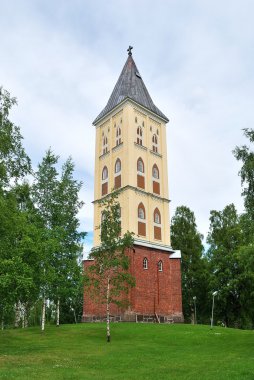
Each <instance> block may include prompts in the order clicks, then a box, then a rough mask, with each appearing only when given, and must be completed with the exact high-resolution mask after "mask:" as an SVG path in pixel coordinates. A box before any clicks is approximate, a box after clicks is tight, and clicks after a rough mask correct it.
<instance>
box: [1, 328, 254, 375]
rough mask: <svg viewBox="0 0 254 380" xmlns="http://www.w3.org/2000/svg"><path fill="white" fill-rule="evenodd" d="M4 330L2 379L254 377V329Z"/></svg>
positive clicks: (2, 335)
mask: <svg viewBox="0 0 254 380" xmlns="http://www.w3.org/2000/svg"><path fill="white" fill-rule="evenodd" d="M111 328H112V330H111V338H112V341H111V343H107V342H106V326H105V324H100V323H99V324H79V325H62V326H60V327H59V328H56V327H55V326H46V330H45V332H44V333H41V332H40V330H39V328H28V329H25V330H22V329H18V330H5V331H2V332H0V379H8V380H9V379H26V380H27V379H35V380H39V379H43V380H47V379H72V380H75V379H79V380H83V379H84V380H86V379H93V380H95V379H123V380H128V379H132V380H135V379H142V380H143V379H144V380H145V379H160V380H161V379H170V380H173V379H188V380H190V379H195V380H196V379H202V380H208V379H211V380H214V379H223V380H226V379H230V380H234V379H239V380H242V379H252V380H254V331H242V330H234V329H225V328H220V327H215V328H214V329H213V330H212V331H211V330H210V328H209V326H191V325H180V324H179V325H177V324H175V325H164V324H135V323H116V324H112V325H111Z"/></svg>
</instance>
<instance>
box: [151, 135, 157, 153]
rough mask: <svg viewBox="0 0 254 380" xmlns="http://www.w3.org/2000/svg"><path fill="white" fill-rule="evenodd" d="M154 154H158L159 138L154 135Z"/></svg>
mask: <svg viewBox="0 0 254 380" xmlns="http://www.w3.org/2000/svg"><path fill="white" fill-rule="evenodd" d="M152 146H153V152H155V153H158V137H157V136H156V135H155V134H154V135H153V137H152Z"/></svg>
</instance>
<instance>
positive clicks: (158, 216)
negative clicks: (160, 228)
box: [153, 208, 161, 224]
mask: <svg viewBox="0 0 254 380" xmlns="http://www.w3.org/2000/svg"><path fill="white" fill-rule="evenodd" d="M153 221H154V223H156V224H161V214H160V211H159V210H158V209H157V208H156V209H155V210H154V213H153Z"/></svg>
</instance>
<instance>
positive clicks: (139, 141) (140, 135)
mask: <svg viewBox="0 0 254 380" xmlns="http://www.w3.org/2000/svg"><path fill="white" fill-rule="evenodd" d="M137 144H138V145H143V132H142V128H141V127H138V128H137Z"/></svg>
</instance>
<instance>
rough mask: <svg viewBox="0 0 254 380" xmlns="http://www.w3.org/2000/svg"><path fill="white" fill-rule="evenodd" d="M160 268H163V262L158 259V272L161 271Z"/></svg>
mask: <svg viewBox="0 0 254 380" xmlns="http://www.w3.org/2000/svg"><path fill="white" fill-rule="evenodd" d="M162 270H163V264H162V261H161V260H160V261H159V262H158V271H159V272H162Z"/></svg>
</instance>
